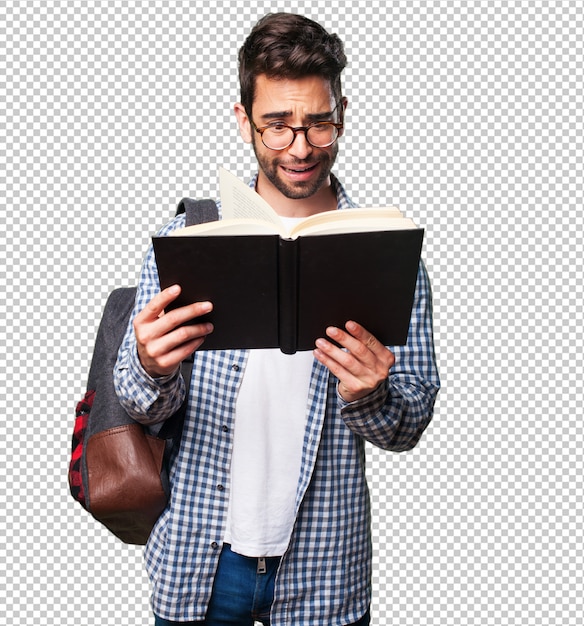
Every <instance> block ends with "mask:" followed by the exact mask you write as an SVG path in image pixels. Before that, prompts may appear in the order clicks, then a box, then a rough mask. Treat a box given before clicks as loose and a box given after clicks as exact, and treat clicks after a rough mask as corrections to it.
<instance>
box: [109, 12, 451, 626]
mask: <svg viewBox="0 0 584 626" xmlns="http://www.w3.org/2000/svg"><path fill="white" fill-rule="evenodd" d="M239 60H240V83H241V103H239V104H237V105H236V106H235V115H236V117H237V121H238V124H239V130H240V133H241V136H242V137H243V139H244V141H246V142H248V143H251V144H252V146H253V149H254V151H255V154H256V157H257V161H258V166H259V171H258V174H257V176H255V177H254V178H253V179H252V181H251V182H250V185H252V186H254V187H255V190H256V191H257V193H259V194H260V195H261V196H262V197H263V198H264V199H265V200H267V202H268V203H269V204H270V205H271V206H272V207H274V209H275V210H276V211H277V212H278V213H279V214H280V215H281V216H282V217H283V218H285V219H286V220H290V221H294V220H297V219H299V218H302V217H305V216H308V215H312V214H314V213H318V212H321V211H325V210H329V209H336V208H338V209H343V208H347V207H350V206H353V205H352V203H351V201H350V199H349V197H348V196H347V194H346V192H345V191H344V189H343V187H342V186H341V184H340V183H339V182H338V180H337V179H336V178H335V177H334V176H333V175H332V173H331V168H332V167H333V164H334V162H335V158H336V155H337V151H338V143H337V139H338V137H340V136H341V135H342V133H343V113H344V110H345V107H346V106H347V100H346V99H345V98H344V97H343V96H342V94H341V83H340V75H341V72H342V70H343V68H344V66H345V63H346V59H345V55H344V52H343V46H342V43H341V42H340V40H339V39H338V37H336V36H335V35H330V34H328V33H327V32H326V31H325V30H324V29H322V28H321V27H320V26H319V25H318V24H316V23H314V22H312V21H310V20H307V19H306V18H303V17H300V16H297V15H289V14H275V15H268V16H266V17H265V18H264V19H262V20H260V22H259V23H258V24H257V25H256V27H255V28H254V29H253V30H252V32H251V33H250V35H249V37H248V39H247V40H246V42H245V44H244V45H243V47H242V49H241V50H240V56H239ZM183 225H184V216H181V217H177V218H175V219H174V220H173V221H172V222H170V223H169V224H168V225H167V226H166V227H165V228H163V229H162V231H161V234H168V233H169V232H170V231H172V230H173V229H176V228H179V227H181V226H183ZM179 291H180V287H179V286H174V287H170V288H168V289H166V290H164V291H162V292H161V293H159V285H158V276H157V272H156V264H155V261H154V257H153V253H152V249H151V248H150V249H149V251H148V253H147V256H146V259H145V262H144V266H143V271H142V275H141V278H140V283H139V290H138V295H137V300H136V307H135V312H134V316H133V322H132V324H131V325H130V327H129V329H128V332H127V335H126V339H125V341H124V343H123V345H122V347H121V348H120V354H119V358H118V363H117V365H116V370H115V378H116V388H117V391H118V395H119V397H120V399H121V402H122V404H123V405H124V406H125V407H126V409H127V410H128V412H129V413H130V415H131V416H132V417H133V418H134V419H136V420H137V421H139V422H142V423H144V424H154V423H157V422H160V421H163V420H164V419H166V418H168V417H169V416H170V415H172V413H173V412H174V411H175V410H176V409H177V408H178V406H179V405H180V404H181V402H182V400H183V397H184V393H185V392H184V388H185V387H184V381H183V380H182V378H181V375H180V373H179V366H180V363H181V361H182V360H183V359H185V358H186V357H187V356H188V355H190V354H191V353H193V352H194V367H193V375H192V380H191V385H190V404H189V408H188V413H187V417H186V420H185V425H184V431H183V435H182V439H181V445H180V449H179V450H178V452H177V454H176V457H175V459H174V462H173V465H172V468H171V499H170V502H169V505H168V507H167V509H166V511H165V512H164V513H163V514H162V516H161V518H160V519H159V520H158V522H157V524H156V526H155V528H154V530H153V532H152V534H151V536H150V540H149V542H148V546H147V548H146V563H147V569H148V572H149V575H150V578H151V581H152V584H153V598H152V599H153V609H154V613H155V615H156V624H158V625H160V626H162V625H165V624H175V623H185V622H186V623H192V624H206V625H207V626H223V625H227V624H233V625H238V626H242V625H250V626H251V624H252V623H253V621H254V619H256V620H260V621H262V622H263V623H264V624H270V623H271V625H272V626H281V625H284V624H287V625H293V626H299V625H311V626H314V625H321V626H347V625H350V624H357V625H366V624H369V603H370V593H371V582H370V577H371V545H370V528H369V525H370V509H369V506H370V505H369V498H368V490H367V484H366V479H365V458H364V446H365V441H369V442H371V443H373V444H375V445H377V446H379V447H381V448H383V449H387V450H394V451H402V450H408V449H410V448H412V447H413V446H415V445H416V443H417V442H418V440H419V438H420V436H421V434H422V432H423V431H424V429H425V428H426V426H427V425H428V423H429V421H430V419H431V417H432V411H433V405H434V401H435V397H436V394H437V391H438V388H439V380H438V374H437V371H436V365H435V360H434V350H433V339H432V313H431V295H430V287H429V283H428V278H427V275H426V272H425V269H424V267H423V265H422V264H421V265H420V270H419V275H418V284H417V288H416V296H415V302H414V309H413V313H412V321H411V326H410V334H409V340H408V344H407V345H406V346H402V347H395V348H388V347H386V346H383V345H382V344H381V343H380V342H379V341H378V340H377V339H376V338H375V337H373V336H372V335H371V333H369V332H368V331H367V329H366V328H363V327H362V326H360V325H359V323H358V322H359V320H347V324H346V326H345V328H329V329H328V330H327V335H328V336H327V337H323V338H319V339H317V340H316V344H315V349H314V352H300V353H297V354H295V355H284V354H282V353H281V352H280V351H279V350H251V351H245V350H232V351H204V350H203V351H200V350H198V348H199V347H200V346H201V344H202V343H203V342H204V340H205V337H206V335H207V334H209V333H210V332H212V331H213V329H212V327H211V326H210V325H209V324H194V325H188V326H183V325H182V323H183V322H185V321H187V320H191V319H193V318H196V317H198V316H200V315H202V314H204V313H206V312H208V311H209V310H211V308H212V303H209V302H198V303H195V304H193V305H191V306H187V307H183V308H181V309H177V310H175V311H173V312H170V313H168V314H164V310H165V308H166V307H167V305H168V304H169V303H170V302H172V300H173V299H174V298H176V296H177V294H178V293H179ZM347 297H350V293H349V294H347ZM330 339H333V340H334V342H332V341H330ZM336 344H340V346H342V347H343V349H341V348H339V347H338V346H337V345H336ZM270 620H271V621H270Z"/></svg>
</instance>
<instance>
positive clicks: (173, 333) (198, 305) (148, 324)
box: [134, 285, 213, 378]
mask: <svg viewBox="0 0 584 626" xmlns="http://www.w3.org/2000/svg"><path fill="white" fill-rule="evenodd" d="M180 291H181V290H180V287H179V285H173V286H172V287H168V288H167V289H165V290H164V291H161V292H160V293H159V294H158V295H156V296H154V298H152V300H150V302H149V303H148V304H147V305H146V306H145V307H144V309H143V310H142V311H140V313H138V315H136V317H135V319H134V332H135V333H136V342H137V346H138V356H139V357H140V362H141V363H142V367H143V368H144V369H145V370H146V372H147V373H148V374H150V376H152V377H153V378H158V377H160V376H168V375H170V374H173V373H174V372H175V371H176V370H177V369H178V367H179V366H180V364H181V362H182V361H183V360H184V359H186V358H187V357H188V356H189V355H190V354H192V353H193V352H194V351H195V350H197V348H199V347H200V346H201V344H202V343H203V341H205V337H206V336H207V335H208V334H209V333H211V332H212V331H213V325H212V324H209V323H201V324H193V325H188V326H182V325H181V324H184V323H185V322H188V321H190V320H192V319H194V318H196V317H199V316H201V315H204V314H205V313H209V311H211V310H212V309H213V305H212V304H211V303H210V302H195V303H194V304H190V305H188V306H184V307H180V308H178V309H175V310H174V311H170V312H169V313H164V309H165V308H166V307H167V306H168V305H169V304H170V303H171V302H172V301H173V300H176V298H177V297H178V295H179V294H180Z"/></svg>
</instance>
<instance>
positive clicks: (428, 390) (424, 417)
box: [339, 377, 438, 452]
mask: <svg viewBox="0 0 584 626" xmlns="http://www.w3.org/2000/svg"><path fill="white" fill-rule="evenodd" d="M437 393H438V387H437V386H436V385H434V384H432V383H429V382H426V383H425V384H422V383H420V382H419V381H417V382H416V383H415V384H407V383H401V382H398V381H395V380H393V381H392V380H391V377H390V379H388V380H387V381H386V382H385V383H383V384H382V385H380V387H379V388H378V389H377V390H376V391H374V392H373V393H371V394H369V396H367V397H366V398H362V399H361V400H357V401H355V402H351V403H347V402H344V401H343V400H342V398H340V397H339V403H340V407H341V416H342V417H343V420H344V421H345V424H346V425H347V427H348V428H350V429H351V430H352V431H353V432H355V433H356V434H358V435H359V436H361V437H363V438H364V439H366V440H367V441H369V442H370V443H372V444H373V445H375V446H377V447H379V448H382V449H384V450H391V451H394V452H403V451H405V450H410V449H412V448H413V447H414V446H415V445H416V444H417V443H418V441H419V440H420V437H421V436H422V433H423V432H424V430H425V429H426V428H427V426H428V424H429V423H430V421H431V419H432V416H433V410H434V402H435V399H436V394H437Z"/></svg>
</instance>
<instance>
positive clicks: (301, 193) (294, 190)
mask: <svg viewBox="0 0 584 626" xmlns="http://www.w3.org/2000/svg"><path fill="white" fill-rule="evenodd" d="M252 145H253V150H254V153H255V156H256V159H257V161H258V165H259V167H260V169H261V171H262V172H263V173H264V175H265V177H266V178H267V179H268V180H269V181H270V182H271V183H272V185H273V186H274V187H275V188H276V189H277V190H278V191H279V192H280V193H281V194H283V195H284V196H285V197H286V198H290V199H291V200H304V199H306V198H310V197H312V196H314V195H315V194H316V193H317V192H318V191H319V189H320V188H321V187H322V186H323V185H324V184H325V182H326V181H327V180H328V178H329V176H330V173H331V170H332V168H333V165H334V164H335V160H336V158H337V153H338V146H337V145H334V146H333V148H332V151H331V153H330V154H329V153H328V152H325V151H321V153H320V154H319V155H318V157H317V158H312V159H306V160H294V159H291V158H290V157H289V158H288V159H287V160H284V159H281V158H279V157H278V156H275V157H273V158H269V156H267V155H265V154H260V153H259V152H258V150H257V145H256V139H255V138H254V139H253V141H252ZM316 163H319V164H320V174H319V176H318V177H317V178H316V179H314V180H310V181H306V182H302V181H299V182H296V183H289V182H288V181H285V180H283V179H282V178H281V175H280V166H281V165H282V164H285V165H286V166H288V167H299V168H301V167H303V166H305V167H308V166H313V165H315V164H316Z"/></svg>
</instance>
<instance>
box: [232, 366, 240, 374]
mask: <svg viewBox="0 0 584 626" xmlns="http://www.w3.org/2000/svg"><path fill="white" fill-rule="evenodd" d="M231 369H232V370H233V371H234V372H239V365H232V366H231Z"/></svg>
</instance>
